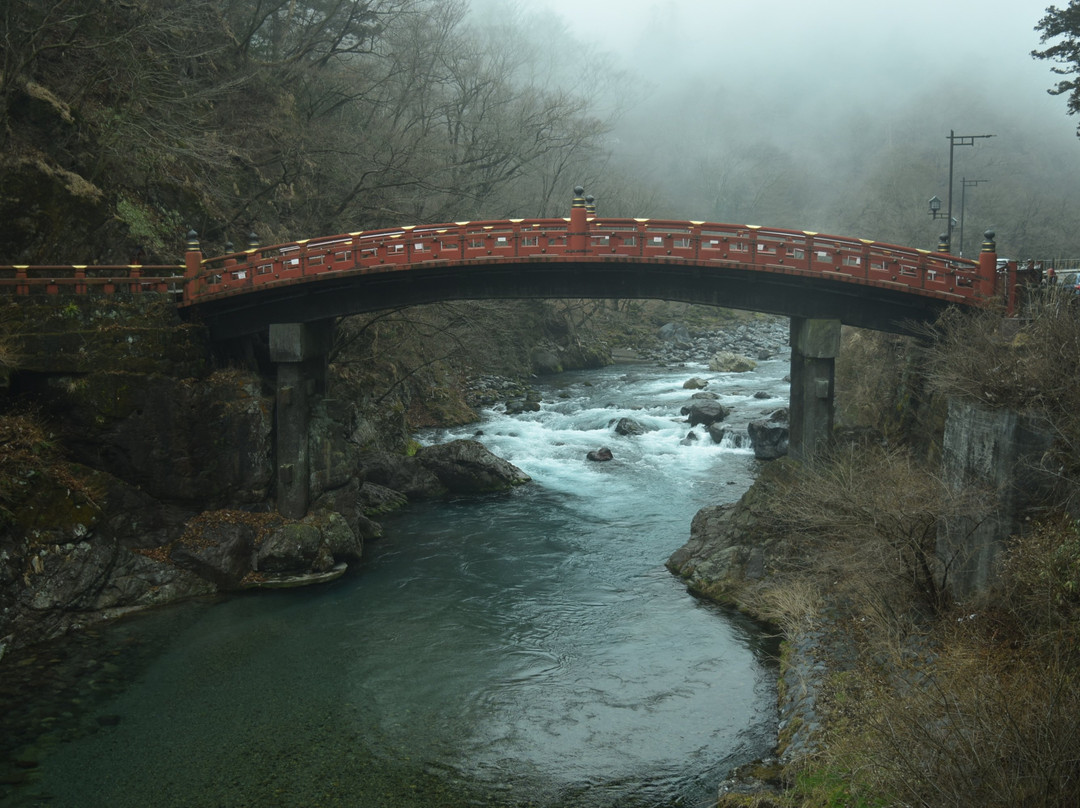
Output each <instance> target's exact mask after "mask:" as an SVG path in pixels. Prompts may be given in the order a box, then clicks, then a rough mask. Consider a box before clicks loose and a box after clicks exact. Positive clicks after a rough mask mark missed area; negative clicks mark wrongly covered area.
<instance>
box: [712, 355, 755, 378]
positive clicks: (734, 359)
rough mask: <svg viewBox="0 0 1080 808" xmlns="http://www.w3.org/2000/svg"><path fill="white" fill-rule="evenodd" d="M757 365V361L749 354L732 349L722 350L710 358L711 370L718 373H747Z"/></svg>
mask: <svg viewBox="0 0 1080 808" xmlns="http://www.w3.org/2000/svg"><path fill="white" fill-rule="evenodd" d="M756 367H757V362H755V361H754V360H753V359H751V358H750V357H749V356H743V355H742V354H737V353H734V352H732V351H720V352H719V353H717V354H716V355H715V356H713V358H712V359H710V360H709V370H712V371H715V372H717V373H746V372H747V371H750V370H753V369H754V368H756Z"/></svg>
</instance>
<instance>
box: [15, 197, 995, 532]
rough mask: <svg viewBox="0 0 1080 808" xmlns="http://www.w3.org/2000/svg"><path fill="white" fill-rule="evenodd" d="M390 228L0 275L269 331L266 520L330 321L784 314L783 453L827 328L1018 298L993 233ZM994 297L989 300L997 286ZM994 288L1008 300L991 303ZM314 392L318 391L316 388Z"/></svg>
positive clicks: (545, 225) (827, 383)
mask: <svg viewBox="0 0 1080 808" xmlns="http://www.w3.org/2000/svg"><path fill="white" fill-rule="evenodd" d="M575 192H576V196H575V198H574V202H573V206H572V207H571V210H570V217H569V218H566V219H562V218H554V219H509V220H500V221H484V222H453V223H447V224H431V225H417V226H409V227H391V228H385V229H381V230H369V231H363V232H358V233H345V234H341V235H337V236H327V237H322V238H313V239H305V240H303V241H294V242H290V243H288V244H277V245H274V246H271V247H261V246H257V245H251V246H249V248H248V249H246V250H243V251H241V252H234V253H230V254H228V255H223V256H219V257H214V258H206V257H204V256H203V254H202V250H201V248H200V246H199V242H198V237H197V236H196V234H194V233H191V234H189V239H188V245H187V252H186V255H185V261H184V264H183V265H179V266H143V265H138V264H136V265H130V266H78V265H71V266H26V265H12V266H0V293H4V292H6V293H8V294H10V295H14V296H17V297H32V296H41V295H60V294H75V295H91V294H114V293H117V292H121V293H140V292H146V291H154V292H161V293H166V294H171V295H172V296H173V297H174V298H175V300H176V302H177V305H178V306H179V307H180V308H181V310H183V311H185V312H186V313H188V314H189V316H191V317H192V318H193V319H197V320H199V321H201V322H203V323H205V324H206V326H207V327H208V328H209V330H210V333H211V334H212V335H213V336H214V337H215V338H217V339H229V338H233V337H244V336H246V335H251V334H266V333H267V332H268V336H269V340H268V347H269V352H270V359H271V360H272V361H273V362H274V363H275V365H276V368H277V369H276V375H277V380H276V385H277V391H278V392H277V399H276V418H275V424H276V425H275V430H276V440H275V452H276V454H277V458H276V463H277V489H278V491H277V507H278V510H279V511H280V512H281V513H283V514H285V515H286V516H292V517H300V516H303V514H304V513H305V512H306V509H307V503H308V460H307V453H308V417H309V413H310V406H311V401H310V397H311V396H313V395H316V396H317V395H319V394H320V392H319V391H320V390H321V389H322V382H325V373H326V361H325V358H326V356H327V351H328V348H329V343H330V340H331V338H332V332H333V323H334V318H336V317H339V316H345V315H350V314H359V313H362V312H366V311H376V310H379V309H386V308H390V307H393V306H401V305H410V304H419V303H429V302H433V301H438V300H452V299H481V298H559V297H570V298H638V299H666V300H677V301H684V302H688V303H704V304H709V305H715V306H725V307H728V308H737V309H748V310H753V311H761V312H768V313H772V314H777V315H785V316H788V317H790V318H791V398H790V407H789V420H790V453H791V454H793V455H795V456H807V455H809V454H811V453H813V452H814V451H815V450H816V447H817V446H819V445H820V444H821V443H822V442H823V441H826V440H827V439H828V437H829V435H830V434H831V431H832V419H833V392H834V391H833V382H834V359H835V357H836V355H837V352H838V350H839V344H840V324H841V323H846V324H849V325H855V326H861V327H865V328H876V329H881V330H887V331H901V332H902V331H905V330H908V328H909V326H910V324H911V323H912V322H913V321H914V322H919V321H926V320H929V319H932V318H934V317H936V316H937V314H938V313H939V312H941V311H942V310H943V309H944V308H946V307H947V306H950V305H954V304H955V305H961V306H979V305H982V304H985V303H987V302H989V301H991V300H994V299H997V298H998V297H999V296H1001V295H1006V294H1007V297H1008V300H1007V301H1006V302H1008V303H1009V305H1010V308H1011V304H1012V300H1013V298H1014V296H1015V291H1014V289H1015V285H1014V284H1013V283H1012V281H1013V279H1014V278H1015V274H1014V272H1015V265H1013V266H1012V267H1011V269H1010V271H1009V273H1008V274H1007V275H1004V276H1003V277H1005V278H1007V279H1008V281H1009V282H1007V283H1002V284H998V283H997V279H998V272H997V255H996V247H995V245H994V241H993V233H989V232H988V233H987V234H986V241H985V242H984V244H983V249H982V252H981V254H980V255H979V260H978V261H971V260H965V259H963V258H956V257H954V256H952V255H949V254H948V253H944V252H931V251H928V250H920V249H911V248H907V247H899V246H896V245H893V244H883V243H880V242H876V241H869V240H866V239H853V238H841V237H838V236H826V235H821V234H819V233H812V232H808V231H796V230H783V229H778V228H766V227H756V226H751V225H734V224H714V223H710V222H696V221H686V222H683V221H669V220H656V219H612V218H602V217H597V216H595V215H593V213H592V212H591V211H590V210H589V208H588V207H587V205H586V200H585V198H584V197H583V196H582V194H583V191H582V189H580V188H577V189H575ZM999 285H1000V286H1001V287H1002V288H1001V289H999V288H998V286H999ZM1006 290H1007V293H1006ZM320 379H321V381H320Z"/></svg>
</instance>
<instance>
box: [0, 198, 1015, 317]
mask: <svg viewBox="0 0 1080 808" xmlns="http://www.w3.org/2000/svg"><path fill="white" fill-rule="evenodd" d="M567 259H571V260H580V261H636V262H644V263H676V264H679V263H686V264H694V265H697V266H707V267H708V266H715V267H727V268H733V269H756V270H763V271H768V272H771V273H783V274H792V275H806V276H815V277H821V278H830V279H835V280H844V281H849V282H855V283H863V284H872V285H880V286H890V287H896V288H908V289H911V290H913V291H915V290H919V291H921V292H923V293H929V294H933V295H939V296H945V297H949V298H953V299H957V300H958V301H971V302H976V301H978V300H981V299H986V298H990V297H992V296H993V294H994V283H995V281H994V278H993V277H992V275H993V273H992V272H991V273H987V272H985V271H984V272H983V273H981V274H980V271H979V264H978V263H976V262H975V261H971V260H968V259H964V258H957V257H955V256H952V255H949V254H947V253H934V252H930V251H928V250H919V249H912V248H908V247H900V246H897V245H892V244H887V243H882V242H875V241H869V240H866V239H854V238H844V237H840V236H830V235H823V234H820V233H814V232H809V231H796V230H784V229H779V228H765V227H756V226H753V225H735V224H720V223H713V222H698V221H674V220H665V219H617V218H591V219H587V220H584V223H582V220H580V219H579V220H576V221H575V220H572V219H570V218H566V219H564V218H549V219H506V220H496V221H479V222H449V223H444V224H435V225H423V226H408V227H393V228H384V229H380V230H370V231H361V232H355V233H343V234H339V235H334V236H326V237H321V238H315V239H305V240H302V241H294V242H288V243H284V244H277V245H273V246H268V247H252V248H249V249H246V250H243V251H240V252H235V253H230V254H228V255H223V256H218V257H214V258H205V259H204V258H203V256H202V254H201V252H199V251H198V248H197V244H196V246H195V248H194V249H193V250H189V252H188V254H187V262H186V264H185V266H183V267H181V266H172V265H163V266H162V265H157V266H144V265H137V264H132V265H116V266H96V265H62V266H61V265H58V266H28V265H7V266H0V295H16V296H29V295H62V294H79V295H95V294H97V295H110V294H114V293H116V292H129V293H139V292H148V291H155V292H163V293H167V294H171V295H174V296H176V297H177V299H178V302H179V303H180V305H192V304H195V303H199V302H202V301H206V300H211V299H214V298H217V297H221V296H229V295H234V294H241V293H244V292H248V291H252V290H254V289H256V288H259V287H269V286H272V285H285V284H293V283H302V282H306V281H309V280H313V279H316V278H319V277H323V276H326V275H328V274H331V273H333V274H341V275H348V274H354V273H370V272H394V271H400V270H407V269H411V268H422V267H424V266H425V265H428V264H433V265H437V264H440V263H442V264H453V265H463V266H468V265H470V264H478V263H488V262H492V261H506V262H507V263H513V262H534V263H535V262H543V261H546V260H553V261H554V260H567Z"/></svg>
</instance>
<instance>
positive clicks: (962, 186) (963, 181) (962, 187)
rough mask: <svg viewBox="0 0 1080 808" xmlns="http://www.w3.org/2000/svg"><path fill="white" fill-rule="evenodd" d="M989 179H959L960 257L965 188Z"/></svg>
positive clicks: (965, 196) (962, 250) (962, 237)
mask: <svg viewBox="0 0 1080 808" xmlns="http://www.w3.org/2000/svg"><path fill="white" fill-rule="evenodd" d="M984 182H990V180H969V179H968V178H967V177H961V179H960V257H961V258H963V257H964V206H965V204H966V203H967V189H968V188H974V187H975V186H976V185H979V184H981V183H984Z"/></svg>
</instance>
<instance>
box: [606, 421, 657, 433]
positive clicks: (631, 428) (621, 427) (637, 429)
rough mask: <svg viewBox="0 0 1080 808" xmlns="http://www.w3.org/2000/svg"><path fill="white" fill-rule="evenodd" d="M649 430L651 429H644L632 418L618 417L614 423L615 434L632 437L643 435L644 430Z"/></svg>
mask: <svg viewBox="0 0 1080 808" xmlns="http://www.w3.org/2000/svg"><path fill="white" fill-rule="evenodd" d="M649 431H651V430H648V429H646V428H645V427H644V426H642V425H641V424H640V423H638V422H637V421H635V420H634V419H633V418H620V419H619V421H618V423H616V424H615V434H616V435H626V436H630V437H633V436H636V435H644V434H645V433H646V432H649Z"/></svg>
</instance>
